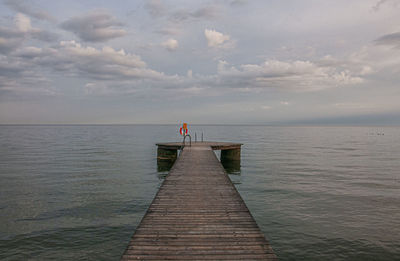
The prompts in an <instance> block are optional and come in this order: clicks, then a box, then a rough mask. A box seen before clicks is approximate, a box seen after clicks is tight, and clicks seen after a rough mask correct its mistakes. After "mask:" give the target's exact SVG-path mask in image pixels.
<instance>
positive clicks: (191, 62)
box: [0, 0, 400, 124]
mask: <svg viewBox="0 0 400 261" xmlns="http://www.w3.org/2000/svg"><path fill="white" fill-rule="evenodd" d="M399 14H400V0H380V1H379V0H336V1H328V0H325V1H321V0H314V1H311V0H310V1H308V0H297V1H296V0H288V1H279V0H268V1H266V0H262V1H261V0H260V1H255V0H253V1H250V0H249V1H246V0H214V1H183V0H182V1H162V0H149V1H140V0H119V1H118V0H116V1H105V0H104V1H98V0H96V1H94V0H85V1H74V0H68V1H64V0H60V1H50V0H36V1H34V0H30V1H28V0H5V1H2V2H0V123H1V124H7V123H11V124H14V123H17V124H23V123H29V124H43V123H49V124H58V123H64V124H68V123H79V124H83V123H96V124H102V123H122V124H124V123H171V124H176V123H179V122H182V121H187V122H189V123H212V124H215V123H221V124H226V123H230V124H271V123H272V124H274V123H300V124H301V123H313V124H318V123H335V124H359V123H364V124H400V15H399Z"/></svg>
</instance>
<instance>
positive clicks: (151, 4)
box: [144, 0, 166, 17]
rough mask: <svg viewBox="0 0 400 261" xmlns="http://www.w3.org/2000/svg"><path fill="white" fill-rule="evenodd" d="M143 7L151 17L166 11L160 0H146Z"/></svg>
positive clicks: (161, 14)
mask: <svg viewBox="0 0 400 261" xmlns="http://www.w3.org/2000/svg"><path fill="white" fill-rule="evenodd" d="M144 7H145V8H146V10H147V11H148V12H149V14H150V15H151V16H153V17H160V16H163V15H164V14H165V12H166V8H165V6H164V3H163V2H162V1H161V0H148V1H147V2H146V4H145V5H144Z"/></svg>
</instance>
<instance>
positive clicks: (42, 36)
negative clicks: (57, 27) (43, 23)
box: [31, 30, 58, 42]
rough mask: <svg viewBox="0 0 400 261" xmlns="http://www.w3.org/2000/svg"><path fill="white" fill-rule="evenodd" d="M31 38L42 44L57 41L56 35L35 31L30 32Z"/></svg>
mask: <svg viewBox="0 0 400 261" xmlns="http://www.w3.org/2000/svg"><path fill="white" fill-rule="evenodd" d="M31 35H32V38H34V39H37V40H40V41H43V42H54V41H57V40H58V34H56V33H52V32H48V31H44V30H36V31H32V32H31Z"/></svg>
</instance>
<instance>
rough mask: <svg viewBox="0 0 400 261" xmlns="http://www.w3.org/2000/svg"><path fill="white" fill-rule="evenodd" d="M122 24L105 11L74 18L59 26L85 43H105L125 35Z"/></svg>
mask: <svg viewBox="0 0 400 261" xmlns="http://www.w3.org/2000/svg"><path fill="white" fill-rule="evenodd" d="M121 26H122V24H121V23H120V22H118V21H117V20H116V19H115V18H114V17H113V16H111V15H110V14H108V13H106V12H105V11H94V12H90V13H87V14H85V15H81V16H75V17H72V18H70V19H68V20H67V21H65V22H63V23H62V24H61V28H63V29H65V30H67V31H70V32H73V33H74V34H76V35H77V36H78V37H79V38H80V39H81V40H83V41H87V42H105V41H108V40H110V39H113V38H118V37H122V36H124V35H126V34H127V32H126V31H125V30H124V29H121V28H120V27H121Z"/></svg>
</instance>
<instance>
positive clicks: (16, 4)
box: [4, 0, 56, 22]
mask: <svg viewBox="0 0 400 261" xmlns="http://www.w3.org/2000/svg"><path fill="white" fill-rule="evenodd" d="M4 3H5V4H6V5H7V6H8V7H10V8H11V9H13V10H15V11H17V12H20V13H23V14H26V15H29V16H31V17H34V18H37V19H40V20H47V21H52V22H54V21H56V19H55V18H54V17H53V16H52V15H50V14H48V13H47V12H46V11H43V10H39V9H38V8H34V7H32V6H29V4H28V3H27V1H24V0H5V1H4Z"/></svg>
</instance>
